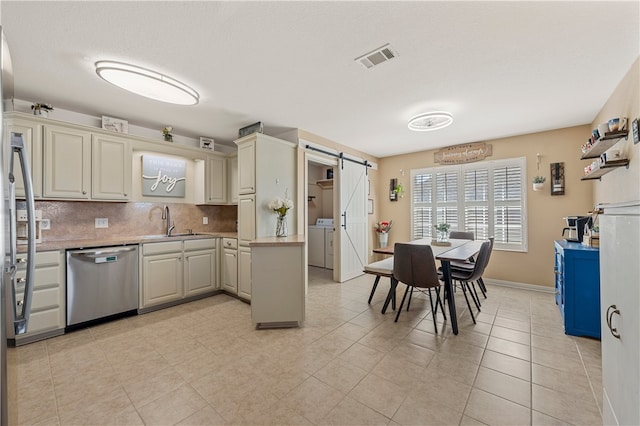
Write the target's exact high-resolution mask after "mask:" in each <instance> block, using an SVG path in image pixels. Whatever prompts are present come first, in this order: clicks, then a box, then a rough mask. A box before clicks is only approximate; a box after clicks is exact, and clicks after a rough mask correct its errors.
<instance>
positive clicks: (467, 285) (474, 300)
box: [463, 281, 480, 311]
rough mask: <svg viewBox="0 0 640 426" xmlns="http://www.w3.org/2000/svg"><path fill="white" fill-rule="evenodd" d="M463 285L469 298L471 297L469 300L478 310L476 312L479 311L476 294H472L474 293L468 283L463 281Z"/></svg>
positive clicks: (478, 300)
mask: <svg viewBox="0 0 640 426" xmlns="http://www.w3.org/2000/svg"><path fill="white" fill-rule="evenodd" d="M463 285H464V286H466V287H467V290H468V291H469V296H471V300H473V303H474V304H475V305H476V308H478V311H480V299H478V294H474V292H473V291H471V286H470V285H469V282H468V281H465V282H464V284H463Z"/></svg>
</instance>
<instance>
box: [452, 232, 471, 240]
mask: <svg viewBox="0 0 640 426" xmlns="http://www.w3.org/2000/svg"><path fill="white" fill-rule="evenodd" d="M449 238H452V239H454V240H475V235H474V234H473V232H472V231H451V232H449Z"/></svg>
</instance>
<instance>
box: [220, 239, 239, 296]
mask: <svg viewBox="0 0 640 426" xmlns="http://www.w3.org/2000/svg"><path fill="white" fill-rule="evenodd" d="M223 259H224V260H223V266H222V289H223V290H225V291H228V292H229V293H232V294H238V250H232V249H224V253H223Z"/></svg>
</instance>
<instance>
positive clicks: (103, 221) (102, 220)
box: [96, 217, 109, 228]
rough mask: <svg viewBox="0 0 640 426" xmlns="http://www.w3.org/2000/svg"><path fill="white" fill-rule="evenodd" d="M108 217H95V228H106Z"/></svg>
mask: <svg viewBox="0 0 640 426" xmlns="http://www.w3.org/2000/svg"><path fill="white" fill-rule="evenodd" d="M108 227H109V219H108V218H106V217H96V228H108Z"/></svg>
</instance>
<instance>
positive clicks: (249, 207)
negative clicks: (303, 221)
mask: <svg viewBox="0 0 640 426" xmlns="http://www.w3.org/2000/svg"><path fill="white" fill-rule="evenodd" d="M235 143H236V145H237V146H238V193H239V196H238V245H239V247H238V296H240V297H242V298H244V299H251V249H250V248H249V243H250V242H251V241H253V240H255V239H256V238H260V237H269V236H275V230H276V215H275V213H274V212H273V211H271V210H269V208H268V207H267V204H268V203H269V202H270V201H271V200H273V199H274V198H275V197H281V198H284V196H285V192H286V193H287V196H288V198H289V199H292V200H295V195H296V193H297V192H296V191H297V187H296V159H297V157H296V148H297V145H296V144H295V143H292V142H288V141H284V140H282V139H277V138H274V137H271V136H267V135H263V134H261V133H253V134H251V135H248V136H245V137H243V138H241V139H238V140H236V141H235ZM295 208H303V206H296V207H295ZM287 221H288V223H287V225H288V231H289V234H290V235H293V234H296V233H297V229H296V223H295V214H290V215H288V217H287Z"/></svg>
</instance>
